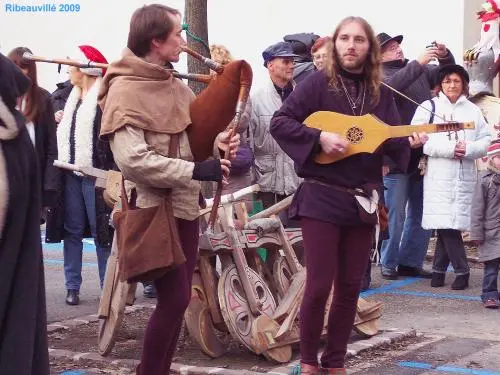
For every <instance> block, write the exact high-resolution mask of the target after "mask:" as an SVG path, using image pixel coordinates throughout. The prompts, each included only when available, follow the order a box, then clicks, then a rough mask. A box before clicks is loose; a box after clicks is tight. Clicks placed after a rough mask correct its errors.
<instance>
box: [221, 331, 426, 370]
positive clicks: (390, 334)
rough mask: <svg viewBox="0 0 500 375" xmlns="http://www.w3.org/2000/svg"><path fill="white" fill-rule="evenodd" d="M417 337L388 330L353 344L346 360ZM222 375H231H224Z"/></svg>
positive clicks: (348, 350) (285, 367)
mask: <svg viewBox="0 0 500 375" xmlns="http://www.w3.org/2000/svg"><path fill="white" fill-rule="evenodd" d="M412 337H417V331H416V330H415V329H407V330H399V329H397V328H390V329H386V330H385V331H383V332H382V333H380V334H378V335H375V336H373V337H371V338H369V339H365V340H363V339H361V340H358V341H356V342H354V343H352V344H349V345H347V353H346V356H345V359H346V360H347V359H350V358H353V357H356V356H357V355H358V354H361V353H363V352H365V351H367V350H371V349H377V348H381V347H383V346H385V345H389V344H393V343H395V342H399V341H402V340H404V339H407V338H412ZM298 364H299V361H298V360H297V361H293V362H290V363H289V364H288V365H286V366H280V367H275V368H274V369H272V370H271V371H268V372H267V373H268V374H275V375H289V374H291V372H292V368H293V367H294V366H296V365H298ZM220 374H221V375H230V374H222V373H220Z"/></svg>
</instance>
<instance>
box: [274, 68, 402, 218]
mask: <svg viewBox="0 0 500 375" xmlns="http://www.w3.org/2000/svg"><path fill="white" fill-rule="evenodd" d="M369 103H370V97H369V94H368V93H367V97H366V107H365V110H364V112H363V114H366V113H372V114H374V115H375V116H377V117H378V118H379V119H381V120H382V121H384V122H386V123H387V124H389V125H393V124H398V123H399V121H400V120H399V115H398V112H397V110H396V106H395V104H394V99H393V96H392V93H391V92H390V91H389V89H387V88H385V87H381V95H380V102H379V103H378V104H377V105H376V106H375V107H371V106H370V105H369ZM317 111H333V112H337V113H342V114H352V111H351V107H350V106H349V104H348V102H347V99H346V97H345V96H344V94H343V93H342V92H341V91H333V90H331V89H330V88H329V86H328V78H327V76H326V75H325V73H324V72H323V71H318V72H314V73H312V74H310V75H309V77H308V78H307V79H306V80H305V81H303V82H302V83H301V84H300V85H297V87H296V89H295V90H294V91H293V92H292V94H290V96H289V97H288V99H287V100H286V101H285V102H284V103H283V106H282V107H281V109H280V110H278V111H277V112H276V113H275V114H274V117H273V119H272V121H271V128H270V132H271V135H272V136H273V137H274V139H275V140H276V142H278V144H279V146H280V147H281V148H282V149H283V151H285V152H286V153H287V154H288V156H290V158H291V159H292V160H293V161H294V163H295V170H296V171H297V175H298V176H299V177H303V178H312V179H315V180H321V181H322V182H325V183H327V184H332V185H336V186H342V187H347V188H357V187H364V186H367V185H372V186H377V187H378V188H380V187H381V185H382V154H383V153H384V154H385V153H386V154H389V155H391V156H392V157H393V158H394V159H395V160H398V161H399V162H400V167H401V168H402V169H404V168H405V167H406V165H407V163H408V159H409V150H410V148H409V144H408V141H407V140H406V139H397V140H396V139H395V140H389V141H387V142H385V143H384V144H383V146H382V147H381V148H380V150H379V152H377V153H373V154H368V153H362V154H356V155H353V156H350V157H348V158H346V159H343V160H340V161H337V162H335V163H332V164H326V165H320V164H317V163H316V162H315V161H314V156H315V155H316V153H317V152H318V151H319V150H320V146H319V136H320V133H321V132H320V130H318V129H313V128H309V127H307V126H305V125H303V124H302V123H303V121H304V120H305V119H306V118H307V117H308V116H309V115H311V114H312V113H314V112H317ZM290 215H291V217H295V218H296V217H302V216H305V217H310V218H313V219H318V220H323V221H328V222H332V223H335V224H341V225H360V224H362V222H361V221H360V217H359V213H358V208H357V206H356V203H355V199H354V197H353V196H352V195H350V194H348V193H346V192H344V191H338V190H335V189H332V188H331V187H329V186H325V185H321V184H315V183H309V182H303V183H302V184H301V185H300V186H299V188H298V189H297V192H296V193H295V196H294V199H293V202H292V204H291V206H290Z"/></svg>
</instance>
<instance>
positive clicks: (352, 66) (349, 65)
mask: <svg viewBox="0 0 500 375" xmlns="http://www.w3.org/2000/svg"><path fill="white" fill-rule="evenodd" d="M335 58H336V59H337V63H338V64H339V65H340V66H341V67H342V68H343V69H345V70H358V69H361V68H363V67H364V66H365V63H366V59H367V57H365V58H364V59H361V58H359V57H357V58H356V59H355V60H350V61H345V60H344V59H343V58H339V57H338V56H337V55H335Z"/></svg>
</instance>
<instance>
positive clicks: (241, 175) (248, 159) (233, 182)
mask: <svg viewBox="0 0 500 375" xmlns="http://www.w3.org/2000/svg"><path fill="white" fill-rule="evenodd" d="M210 55H211V58H212V60H214V61H216V62H218V63H220V64H222V65H226V64H229V63H230V62H231V61H234V58H233V56H232V55H231V52H229V50H228V49H227V48H226V47H225V46H223V45H221V44H212V45H211V46H210ZM251 113H252V103H251V102H250V98H248V101H247V105H246V107H245V112H244V113H243V115H242V116H241V120H240V123H239V126H238V129H236V131H237V133H238V134H239V135H240V146H239V149H238V152H237V153H236V158H235V159H234V160H231V175H230V176H231V177H230V179H229V183H228V185H227V186H224V190H223V192H222V194H229V193H233V192H235V191H237V190H239V189H242V188H244V187H246V186H249V185H251V183H252V176H251V172H250V171H251V167H252V166H253V161H254V157H253V152H252V149H251V147H250V143H251V137H250V132H249V128H248V124H249V122H250V114H251ZM247 208H248V209H249V210H251V209H252V207H251V197H249V200H248V201H247Z"/></svg>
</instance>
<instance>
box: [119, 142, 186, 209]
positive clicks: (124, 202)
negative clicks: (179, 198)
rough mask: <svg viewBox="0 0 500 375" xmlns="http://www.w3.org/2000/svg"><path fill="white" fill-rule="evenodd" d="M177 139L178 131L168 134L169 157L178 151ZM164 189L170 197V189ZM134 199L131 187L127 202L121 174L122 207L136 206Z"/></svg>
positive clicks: (135, 199)
mask: <svg viewBox="0 0 500 375" xmlns="http://www.w3.org/2000/svg"><path fill="white" fill-rule="evenodd" d="M179 140H180V133H177V134H171V135H170V145H169V147H168V157H169V158H171V159H174V158H175V157H176V156H177V152H178V151H179ZM166 191H167V194H166V197H167V198H168V199H170V195H171V194H172V189H166ZM136 201H137V191H136V189H135V188H132V191H131V192H130V204H129V203H128V202H129V200H128V197H127V192H126V191H125V179H124V178H123V175H122V207H124V208H125V209H126V210H128V209H130V208H136Z"/></svg>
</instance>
